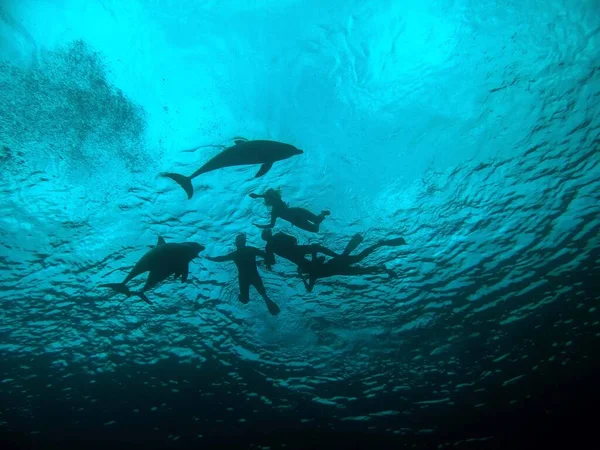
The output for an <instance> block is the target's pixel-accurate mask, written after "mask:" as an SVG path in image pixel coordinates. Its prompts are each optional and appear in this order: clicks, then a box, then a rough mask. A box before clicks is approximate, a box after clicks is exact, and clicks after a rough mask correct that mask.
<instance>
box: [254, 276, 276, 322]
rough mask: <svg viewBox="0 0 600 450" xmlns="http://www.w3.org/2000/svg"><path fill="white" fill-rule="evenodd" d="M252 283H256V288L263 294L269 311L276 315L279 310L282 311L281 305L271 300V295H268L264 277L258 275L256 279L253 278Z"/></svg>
mask: <svg viewBox="0 0 600 450" xmlns="http://www.w3.org/2000/svg"><path fill="white" fill-rule="evenodd" d="M252 284H253V285H254V287H255V288H256V290H257V291H258V293H259V294H260V295H261V297H262V298H263V300H264V301H265V303H266V305H267V309H268V310H269V312H270V313H271V314H272V315H274V316H276V315H277V314H279V311H280V309H279V306H277V303H275V302H274V301H273V300H271V299H270V298H269V296H268V295H267V291H266V290H265V286H264V284H263V282H262V279H261V278H260V275H256V277H255V278H254V280H252Z"/></svg>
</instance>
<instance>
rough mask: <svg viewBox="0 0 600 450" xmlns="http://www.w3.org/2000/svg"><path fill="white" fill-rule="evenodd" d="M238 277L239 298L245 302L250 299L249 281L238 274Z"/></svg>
mask: <svg viewBox="0 0 600 450" xmlns="http://www.w3.org/2000/svg"><path fill="white" fill-rule="evenodd" d="M238 279H239V283H240V295H239V299H240V302H242V303H244V304H246V303H248V302H249V301H250V281H249V280H248V279H247V278H246V277H243V276H240V277H239V278H238Z"/></svg>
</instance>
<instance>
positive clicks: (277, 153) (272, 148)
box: [161, 139, 304, 199]
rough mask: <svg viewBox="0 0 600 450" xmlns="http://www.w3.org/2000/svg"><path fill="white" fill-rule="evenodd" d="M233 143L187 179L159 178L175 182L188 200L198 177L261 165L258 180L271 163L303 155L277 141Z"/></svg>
mask: <svg viewBox="0 0 600 450" xmlns="http://www.w3.org/2000/svg"><path fill="white" fill-rule="evenodd" d="M234 142H235V145H232V146H231V147H227V148H226V149H225V150H223V151H222V152H221V153H219V154H218V155H216V156H215V157H214V158H212V159H210V160H209V161H208V162H207V163H206V164H204V165H203V166H202V167H200V168H199V169H198V170H196V171H195V172H194V173H193V174H191V175H190V176H189V177H186V176H185V175H180V174H178V173H171V172H163V173H161V176H163V177H167V178H171V179H172V180H174V181H175V182H177V183H178V184H179V185H180V186H181V187H182V188H183V189H184V191H185V192H186V193H187V196H188V199H191V198H192V196H193V195H194V187H193V186H192V180H193V179H194V178H196V177H197V176H198V175H202V174H203V173H206V172H211V171H213V170H217V169H222V168H224V167H233V166H244V165H249V164H261V166H260V169H259V171H258V172H257V173H256V175H255V178H258V177H262V176H263V175H264V174H266V173H267V172H268V171H269V170H270V169H271V167H273V163H275V162H277V161H282V160H284V159H288V158H291V157H292V156H294V155H301V154H302V153H304V152H303V151H302V150H300V149H298V148H296V147H294V146H293V145H290V144H284V143H283V142H277V141H265V140H256V141H248V140H245V139H236V140H235V141H234Z"/></svg>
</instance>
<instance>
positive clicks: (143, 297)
mask: <svg viewBox="0 0 600 450" xmlns="http://www.w3.org/2000/svg"><path fill="white" fill-rule="evenodd" d="M132 294H133V295H137V296H138V297H139V298H141V299H142V300H144V301H145V302H146V303H148V304H149V305H151V304H152V302H151V301H150V300H149V299H148V297H146V294H144V293H143V292H132Z"/></svg>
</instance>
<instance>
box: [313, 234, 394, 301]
mask: <svg viewBox="0 0 600 450" xmlns="http://www.w3.org/2000/svg"><path fill="white" fill-rule="evenodd" d="M362 239H363V238H362V236H361V235H359V234H356V235H354V236H353V237H352V239H350V242H349V243H348V245H347V246H346V249H345V250H344V253H342V254H341V255H340V256H336V257H334V258H331V259H330V260H329V261H327V262H325V257H324V256H319V257H317V258H315V257H314V255H313V259H312V261H311V262H310V264H309V265H308V266H304V267H301V269H302V271H303V272H305V273H307V274H308V276H307V277H302V281H303V282H304V286H305V287H306V290H307V291H308V292H312V290H313V287H314V286H315V282H316V281H317V280H318V279H319V278H327V277H333V276H336V275H371V274H376V273H387V274H388V275H389V277H390V278H392V277H393V276H394V275H395V274H394V272H393V271H392V270H390V269H388V268H386V267H385V265H383V264H381V265H378V266H369V267H354V266H352V264H355V263H357V262H359V261H362V260H363V259H364V258H366V257H367V256H369V255H370V254H371V253H373V252H374V251H375V250H377V249H378V248H380V247H383V246H390V247H396V246H399V245H406V241H405V240H404V239H403V238H401V237H400V238H395V239H385V240H381V241H379V242H378V243H377V244H374V245H371V246H370V247H367V248H366V249H365V250H363V251H362V252H360V253H359V254H358V255H351V254H350V253H352V252H353V251H354V250H355V249H356V247H358V246H359V245H360V243H361V242H362ZM307 279H308V281H307Z"/></svg>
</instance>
